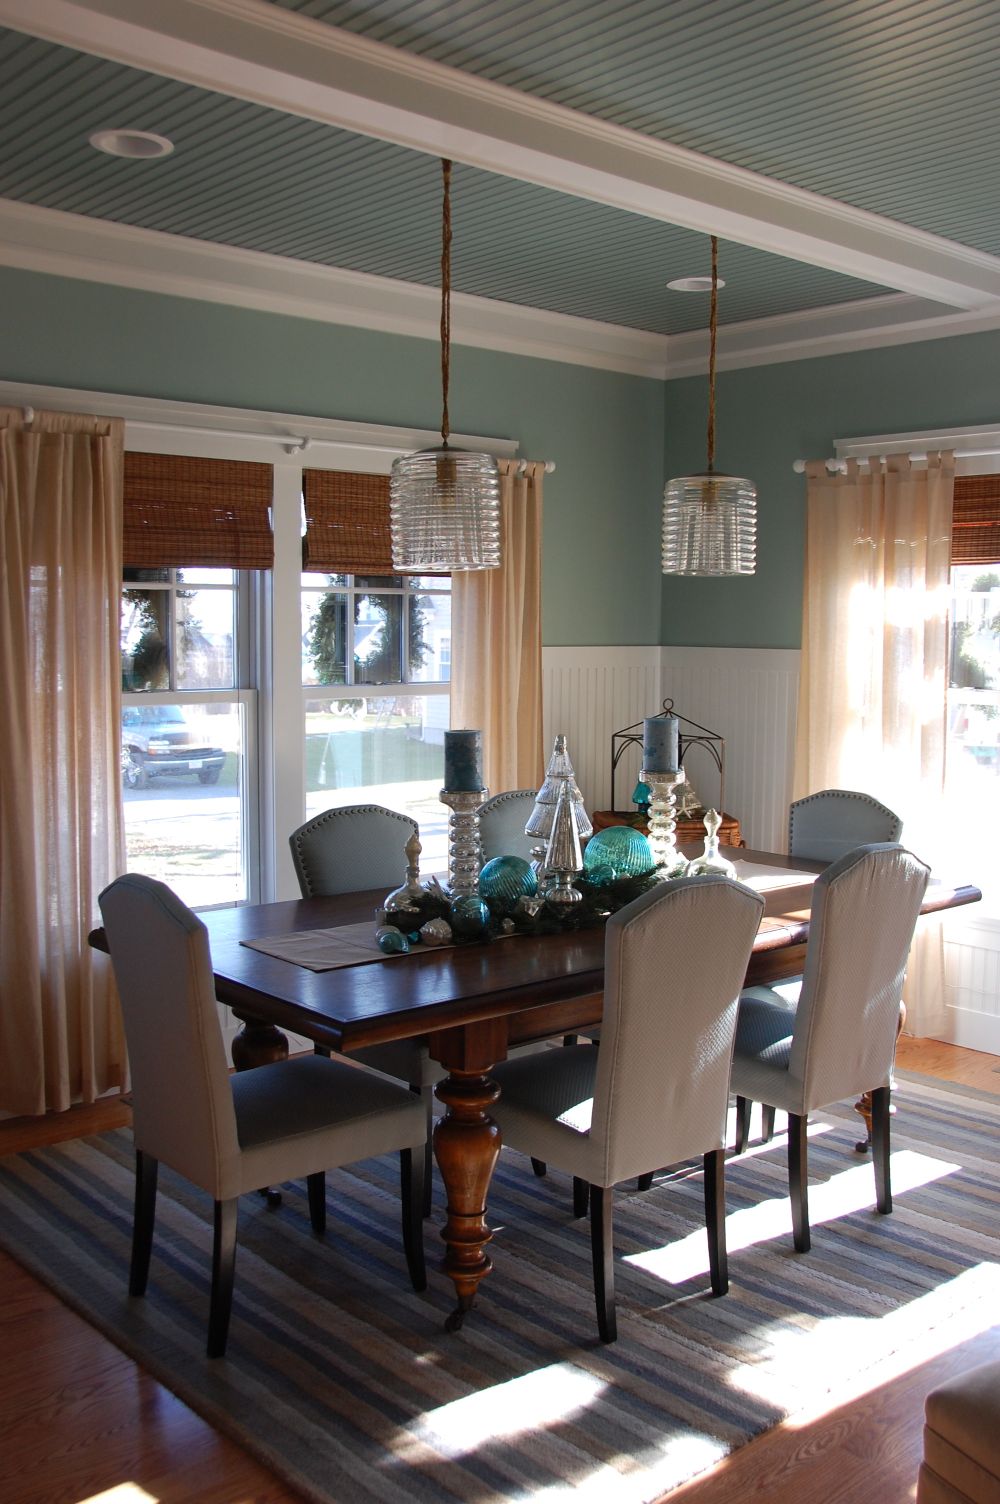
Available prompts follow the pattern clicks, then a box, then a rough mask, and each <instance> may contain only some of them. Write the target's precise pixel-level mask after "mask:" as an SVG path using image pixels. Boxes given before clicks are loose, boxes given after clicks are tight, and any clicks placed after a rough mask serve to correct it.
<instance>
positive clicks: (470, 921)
mask: <svg viewBox="0 0 1000 1504" xmlns="http://www.w3.org/2000/svg"><path fill="white" fill-rule="evenodd" d="M489 922H490V911H489V909H488V908H487V906H486V904H485V903H483V900H482V899H481V898H475V897H474V896H473V895H472V894H469V893H464V894H463V895H462V897H461V898H456V899H455V901H454V903H453V904H452V906H451V928H452V931H453V933H454V934H456V935H461V936H462V937H463V939H466V940H472V939H477V938H480V937H482V936H483V935H484V934H485V933H486V929H487V927H488V925H489Z"/></svg>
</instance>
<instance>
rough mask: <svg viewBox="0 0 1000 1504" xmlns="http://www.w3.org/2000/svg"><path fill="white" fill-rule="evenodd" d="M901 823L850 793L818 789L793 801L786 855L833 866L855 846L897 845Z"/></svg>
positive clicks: (866, 799) (868, 800)
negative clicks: (885, 843) (888, 842)
mask: <svg viewBox="0 0 1000 1504" xmlns="http://www.w3.org/2000/svg"><path fill="white" fill-rule="evenodd" d="M902 835H903V822H902V820H901V819H900V818H899V816H898V815H897V814H894V813H893V811H892V810H891V809H887V808H886V806H885V805H884V804H880V803H879V802H878V800H877V799H873V798H872V797H871V795H870V794H859V793H856V792H855V791H854V790H853V789H822V790H821V791H820V792H819V793H818V794H807V795H806V797H805V798H804V799H796V800H795V802H794V804H792V805H791V806H790V808H789V811H788V854H789V856H797V857H800V858H801V859H802V860H803V861H808V862H835V861H836V860H837V858H838V857H842V856H844V855H846V853H847V852H848V851H853V850H854V849H855V847H857V846H867V845H870V844H872V843H873V842H883V841H899V840H901V839H902Z"/></svg>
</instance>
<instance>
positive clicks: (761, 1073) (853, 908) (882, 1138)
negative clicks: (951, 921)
mask: <svg viewBox="0 0 1000 1504" xmlns="http://www.w3.org/2000/svg"><path fill="white" fill-rule="evenodd" d="M929 875H930V872H929V869H928V868H927V867H925V866H924V864H923V862H921V861H918V860H917V858H916V857H915V856H913V855H912V854H911V853H910V852H909V851H904V849H903V847H902V846H899V845H896V844H893V843H879V844H874V845H867V846H859V847H858V848H857V849H856V850H855V851H850V852H848V854H847V855H846V856H843V857H841V858H840V860H839V861H837V862H834V863H833V864H832V866H830V867H828V868H827V869H826V871H825V872H822V873H820V875H819V877H818V878H817V879H816V882H815V885H814V888H813V900H812V915H811V919H810V926H809V944H808V946H807V948H806V965H805V972H804V974H803V976H802V979H801V985H800V986H799V988H798V997H797V1000H796V999H795V997H794V996H792V998H791V999H790V998H789V996H788V994H787V989H783V991H784V992H785V995H782V994H781V993H777V992H775V990H774V989H773V988H771V987H751V988H748V989H747V990H746V991H745V992H744V993H743V995H742V997H741V998H740V1011H739V1022H738V1025H737V1030H736V1050H735V1054H734V1057H733V1076H732V1087H733V1091H734V1092H735V1093H736V1098H737V1103H736V1107H737V1148H738V1149H740V1148H743V1147H745V1145H746V1124H747V1102H748V1100H753V1101H755V1102H763V1103H765V1104H766V1105H767V1106H769V1107H771V1108H774V1107H780V1108H782V1109H783V1110H784V1111H785V1112H787V1113H788V1178H789V1191H790V1194H791V1201H792V1228H793V1234H794V1241H795V1247H796V1249H797V1250H798V1252H800V1253H804V1252H805V1251H806V1250H807V1249H808V1248H809V1246H810V1238H809V1206H808V1197H807V1175H808V1165H807V1149H806V1123H807V1119H808V1115H809V1113H810V1112H812V1111H813V1110H814V1109H818V1108H820V1107H827V1106H829V1104H830V1103H832V1102H840V1101H843V1100H844V1099H845V1098H847V1097H856V1096H858V1094H859V1093H861V1092H866V1091H870V1092H871V1094H872V1145H873V1152H874V1160H875V1185H876V1201H877V1205H878V1209H879V1211H880V1212H891V1211H892V1190H891V1186H890V1183H889V1078H890V1075H891V1072H892V1061H893V1054H894V1051H895V1045H896V1033H897V1029H898V1025H899V999H900V995H901V993H902V987H903V977H904V975H905V971H906V958H907V955H908V953H909V949H910V942H911V940H912V939H913V931H914V928H915V927H916V923H917V919H918V917H919V914H920V905H921V901H922V899H923V896H924V889H925V888H926V886H927V879H928V877H929Z"/></svg>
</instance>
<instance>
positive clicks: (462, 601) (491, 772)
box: [451, 460, 545, 794]
mask: <svg viewBox="0 0 1000 1504" xmlns="http://www.w3.org/2000/svg"><path fill="white" fill-rule="evenodd" d="M498 464H499V469H500V542H501V550H502V552H501V559H502V562H501V564H500V567H499V568H498V569H480V570H468V571H461V572H458V573H456V574H454V575H452V582H451V620H452V677H451V724H452V725H453V726H455V727H470V728H473V729H481V730H482V733H483V772H484V776H485V779H486V786H487V788H488V789H489V791H490V793H491V794H500V793H504V792H505V791H506V790H508V789H520V788H533V789H537V788H538V787H539V785H540V784H541V781H542V767H543V764H542V477H543V476H544V474H545V466H544V464H541V463H538V464H527V465H522V462H520V461H518V460H500V461H498Z"/></svg>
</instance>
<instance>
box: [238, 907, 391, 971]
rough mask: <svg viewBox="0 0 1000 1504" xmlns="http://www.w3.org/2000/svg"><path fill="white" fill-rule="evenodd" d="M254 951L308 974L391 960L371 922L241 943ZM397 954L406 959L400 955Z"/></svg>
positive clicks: (263, 937) (366, 920) (304, 931)
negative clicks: (305, 970)
mask: <svg viewBox="0 0 1000 1504" xmlns="http://www.w3.org/2000/svg"><path fill="white" fill-rule="evenodd" d="M240 944H241V945H246V946H248V947H249V948H250V950H262V951H263V952H264V954H265V955H268V956H277V958H278V960H279V961H291V963H292V965H293V966H304V967H305V968H306V969H307V970H308V971H334V970H336V968H337V967H338V966H364V965H365V964H366V963H367V962H368V961H385V960H386V959H389V958H388V957H387V956H386V954H385V952H384V951H380V950H379V948H378V945H377V944H376V941H375V925H374V922H373V921H372V920H370V919H363V920H362V921H361V923H360V924H339V925H335V926H334V927H333V928H332V929H327V930H296V931H295V932H294V933H292V934H290V935H263V936H261V938H260V939H259V940H241V941H240ZM395 954H398V955H404V954H405V952H403V951H398V952H396V953H395Z"/></svg>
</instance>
